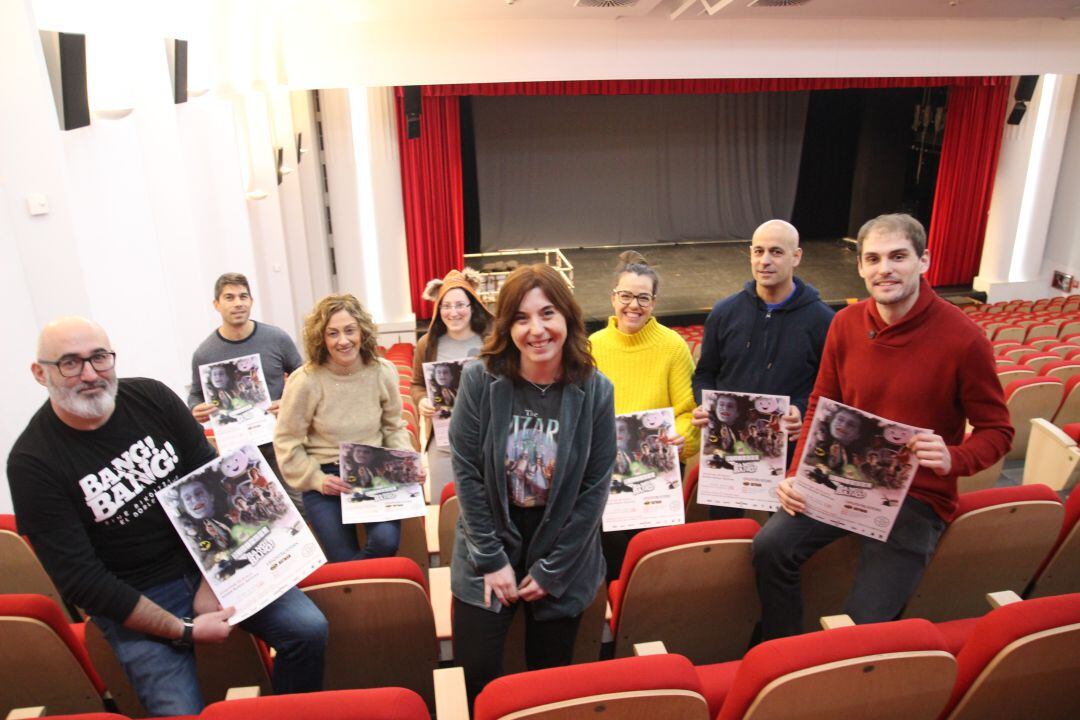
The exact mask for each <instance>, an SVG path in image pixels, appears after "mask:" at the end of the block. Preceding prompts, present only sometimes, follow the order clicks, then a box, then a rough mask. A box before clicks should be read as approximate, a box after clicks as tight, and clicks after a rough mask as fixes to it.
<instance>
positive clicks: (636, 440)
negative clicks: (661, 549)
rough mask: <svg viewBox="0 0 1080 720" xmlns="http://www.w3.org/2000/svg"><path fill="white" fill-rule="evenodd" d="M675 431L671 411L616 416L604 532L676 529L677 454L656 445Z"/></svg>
mask: <svg viewBox="0 0 1080 720" xmlns="http://www.w3.org/2000/svg"><path fill="white" fill-rule="evenodd" d="M673 427H675V412H674V411H673V410H672V409H671V408H664V409H663V410H645V411H642V412H636V413H627V414H626V415H616V416H615V439H616V444H617V448H618V449H617V450H616V454H615V469H614V471H613V472H612V474H611V491H610V492H611V494H610V495H609V496H608V501H607V506H606V507H605V508H604V520H603V522H604V532H610V531H612V530H635V529H637V528H650V527H661V526H664V525H681V524H682V523H683V522H684V521H685V518H684V516H683V496H682V480H681V479H680V478H679V452H678V450H676V449H675V447H674V446H672V445H667V444H665V443H663V442H661V441H660V438H661V437H662V436H666V435H668V434H670V432H671V429H672V428H673Z"/></svg>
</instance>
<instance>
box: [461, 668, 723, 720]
mask: <svg viewBox="0 0 1080 720" xmlns="http://www.w3.org/2000/svg"><path fill="white" fill-rule="evenodd" d="M590 717H596V718H604V720H636V719H645V718H650V719H654V720H662V719H666V718H671V719H672V720H675V719H676V718H677V719H678V720H708V718H710V717H711V714H710V712H709V707H708V704H707V703H706V702H705V698H704V697H703V696H702V692H701V684H700V681H699V680H698V676H697V673H696V672H695V671H694V667H693V665H691V664H690V661H689V660H687V659H686V658H684V657H681V656H679V655H647V656H644V657H628V658H621V659H619V660H607V661H605V662H596V663H589V664H587V665H573V666H570V667H561V668H552V669H550V670H536V671H533V672H527V673H519V674H517V675H507V676H505V677H501V678H499V679H497V680H493V681H492V682H490V683H488V686H487V687H486V688H484V690H483V691H482V692H481V693H480V695H479V696H478V697H477V698H476V708H475V712H474V713H473V718H474V720H500V719H504V720H509V719H510V718H513V719H514V720H519V719H520V720H525V719H526V718H528V720H558V719H560V718H590Z"/></svg>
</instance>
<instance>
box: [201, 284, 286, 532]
mask: <svg viewBox="0 0 1080 720" xmlns="http://www.w3.org/2000/svg"><path fill="white" fill-rule="evenodd" d="M251 304H252V297H251V286H250V285H249V284H248V280H247V278H246V277H245V276H243V275H241V274H240V273H225V274H224V275H222V276H221V277H219V278H218V279H217V282H215V283H214V309H215V310H217V311H218V313H220V314H221V326H220V327H219V328H217V329H216V330H214V332H212V333H210V335H209V336H208V337H207V338H206V339H205V340H203V341H202V343H200V344H199V347H197V348H196V349H195V353H194V354H193V355H192V356H191V390H190V392H189V393H188V398H187V404H188V407H189V408H191V414H192V415H194V416H195V419H196V420H198V421H199V422H201V423H205V422H207V421H208V420H209V419H210V416H211V415H212V414H213V413H215V412H217V406H215V405H213V404H211V403H209V402H206V400H205V398H203V393H202V380H201V378H200V377H199V366H200V365H207V364H209V363H216V362H222V361H223V360H231V359H233V358H237V357H242V356H244V355H256V354H257V355H258V356H259V359H260V361H261V362H262V369H263V375H264V377H265V379H266V389H267V390H268V391H269V393H270V400H271V401H272V402H271V403H270V408H269V410H270V412H272V413H273V414H274V415H275V416H276V415H277V412H278V406H279V405H280V404H281V392H282V390H284V388H285V376H286V375H287V374H288V373H291V372H293V371H294V370H296V368H298V367H300V365H301V364H302V363H303V360H302V359H301V358H300V353H299V352H298V351H297V349H296V343H294V342H293V340H292V338H291V337H289V335H288V333H286V332H285V331H284V330H282V329H281V328H278V327H275V326H273V325H267V324H266V323H260V322H256V321H254V320H252V319H251ZM259 450H261V451H262V454H263V457H265V458H266V462H268V463H269V464H270V467H271V469H273V471H274V474H275V475H277V476H278V477H279V478H280V477H281V473H280V472H278V467H277V461H276V459H275V458H274V446H273V443H266V444H265V445H262V446H260V447H259ZM286 489H287V490H288V488H286ZM291 495H292V492H290V496H291ZM293 500H294V501H297V502H296V504H297V507H300V508H301V511H302V508H303V506H302V504H301V503H300V502H299V498H297V497H293Z"/></svg>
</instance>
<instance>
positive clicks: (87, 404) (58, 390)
mask: <svg viewBox="0 0 1080 720" xmlns="http://www.w3.org/2000/svg"><path fill="white" fill-rule="evenodd" d="M88 387H103V388H104V389H105V392H104V393H103V394H102V393H99V394H97V395H94V396H92V397H83V396H82V395H80V394H79V390H85V389H86V388H88ZM48 388H49V397H50V398H51V399H52V401H53V402H54V403H56V404H57V405H59V406H60V407H61V408H63V409H64V411H65V412H69V413H71V414H72V415H75V416H76V417H81V418H86V419H88V420H92V419H94V418H100V417H105V416H106V415H111V414H112V411H113V409H114V408H115V407H116V390H117V382H116V378H115V377H114V378H111V379H109V380H97V381H95V382H92V383H80V384H79V385H78V386H76V387H73V388H69V387H63V386H60V385H54V384H53V383H52V382H51V379H50V382H49V383H48Z"/></svg>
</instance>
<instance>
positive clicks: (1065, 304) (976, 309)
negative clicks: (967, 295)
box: [961, 295, 1080, 314]
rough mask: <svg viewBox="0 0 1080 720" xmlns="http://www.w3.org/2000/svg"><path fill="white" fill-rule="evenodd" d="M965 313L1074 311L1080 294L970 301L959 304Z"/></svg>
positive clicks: (1079, 302) (1078, 306)
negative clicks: (1029, 298)
mask: <svg viewBox="0 0 1080 720" xmlns="http://www.w3.org/2000/svg"><path fill="white" fill-rule="evenodd" d="M961 309H962V310H963V311H964V312H966V313H973V314H983V313H1004V314H1010V313H1011V314H1026V313H1040V312H1076V311H1077V310H1080V295H1059V296H1057V297H1053V298H1040V299H1038V300H1001V301H998V302H995V303H978V302H971V303H967V304H965V305H963V306H961Z"/></svg>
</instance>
